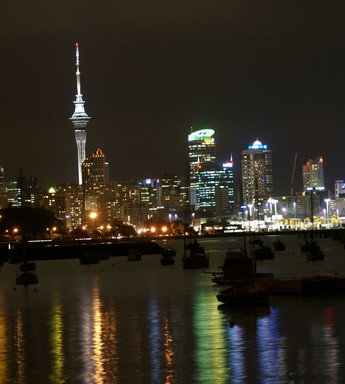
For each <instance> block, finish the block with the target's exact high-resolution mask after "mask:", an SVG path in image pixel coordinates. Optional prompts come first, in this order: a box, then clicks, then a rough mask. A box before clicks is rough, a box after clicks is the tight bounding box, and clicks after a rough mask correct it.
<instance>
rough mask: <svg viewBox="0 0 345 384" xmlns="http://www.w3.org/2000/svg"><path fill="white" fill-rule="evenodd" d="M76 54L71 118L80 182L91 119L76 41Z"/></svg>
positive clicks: (81, 181) (80, 180) (79, 180)
mask: <svg viewBox="0 0 345 384" xmlns="http://www.w3.org/2000/svg"><path fill="white" fill-rule="evenodd" d="M75 56H76V67H77V69H76V78H77V94H76V96H75V101H74V102H73V103H74V113H73V115H72V117H70V120H71V122H72V124H73V126H74V132H75V141H76V143H77V151H78V182H79V184H82V183H83V176H82V164H83V161H84V160H85V158H86V155H85V146H86V127H87V124H88V122H89V120H90V119H91V117H89V116H88V115H87V114H86V112H85V106H84V104H85V102H84V100H83V95H82V94H81V81H80V62H79V44H78V43H75Z"/></svg>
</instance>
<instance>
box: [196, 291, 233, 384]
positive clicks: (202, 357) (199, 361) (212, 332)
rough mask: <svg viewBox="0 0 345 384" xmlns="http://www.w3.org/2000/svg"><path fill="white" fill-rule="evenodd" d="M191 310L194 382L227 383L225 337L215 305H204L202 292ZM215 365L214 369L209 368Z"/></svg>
mask: <svg viewBox="0 0 345 384" xmlns="http://www.w3.org/2000/svg"><path fill="white" fill-rule="evenodd" d="M194 303H195V304H194V306H193V309H194V312H193V329H194V331H195V341H196V344H195V373H194V375H195V376H194V378H193V379H194V380H193V382H195V383H200V382H205V383H213V382H215V381H214V380H215V374H216V375H217V382H219V383H227V382H229V381H228V378H229V368H228V367H229V361H228V358H229V357H228V356H227V355H225V354H224V353H223V352H224V351H225V350H226V349H227V346H226V343H227V338H226V334H225V331H224V326H223V324H222V319H221V317H220V316H219V310H218V308H217V306H216V305H214V306H211V307H210V306H209V305H205V298H204V293H203V292H201V291H200V292H199V294H197V295H196V296H195V301H194ZM210 367H216V371H215V370H213V369H210Z"/></svg>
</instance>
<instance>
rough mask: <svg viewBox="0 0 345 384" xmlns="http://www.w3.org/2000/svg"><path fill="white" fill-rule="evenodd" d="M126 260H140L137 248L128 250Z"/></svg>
mask: <svg viewBox="0 0 345 384" xmlns="http://www.w3.org/2000/svg"><path fill="white" fill-rule="evenodd" d="M127 260H128V261H140V260H141V253H140V251H139V249H136V248H133V249H129V250H128V254H127Z"/></svg>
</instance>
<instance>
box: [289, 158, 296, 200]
mask: <svg viewBox="0 0 345 384" xmlns="http://www.w3.org/2000/svg"><path fill="white" fill-rule="evenodd" d="M296 162H297V152H296V153H295V158H294V162H293V167H292V176H291V184H290V193H291V196H293V182H294V180H295V170H296Z"/></svg>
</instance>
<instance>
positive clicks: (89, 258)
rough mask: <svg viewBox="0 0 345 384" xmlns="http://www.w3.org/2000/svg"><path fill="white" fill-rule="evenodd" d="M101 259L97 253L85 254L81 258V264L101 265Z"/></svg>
mask: <svg viewBox="0 0 345 384" xmlns="http://www.w3.org/2000/svg"><path fill="white" fill-rule="evenodd" d="M99 261H100V258H99V256H98V255H97V253H95V252H85V253H84V254H83V255H81V256H80V257H79V262H80V264H99Z"/></svg>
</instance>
